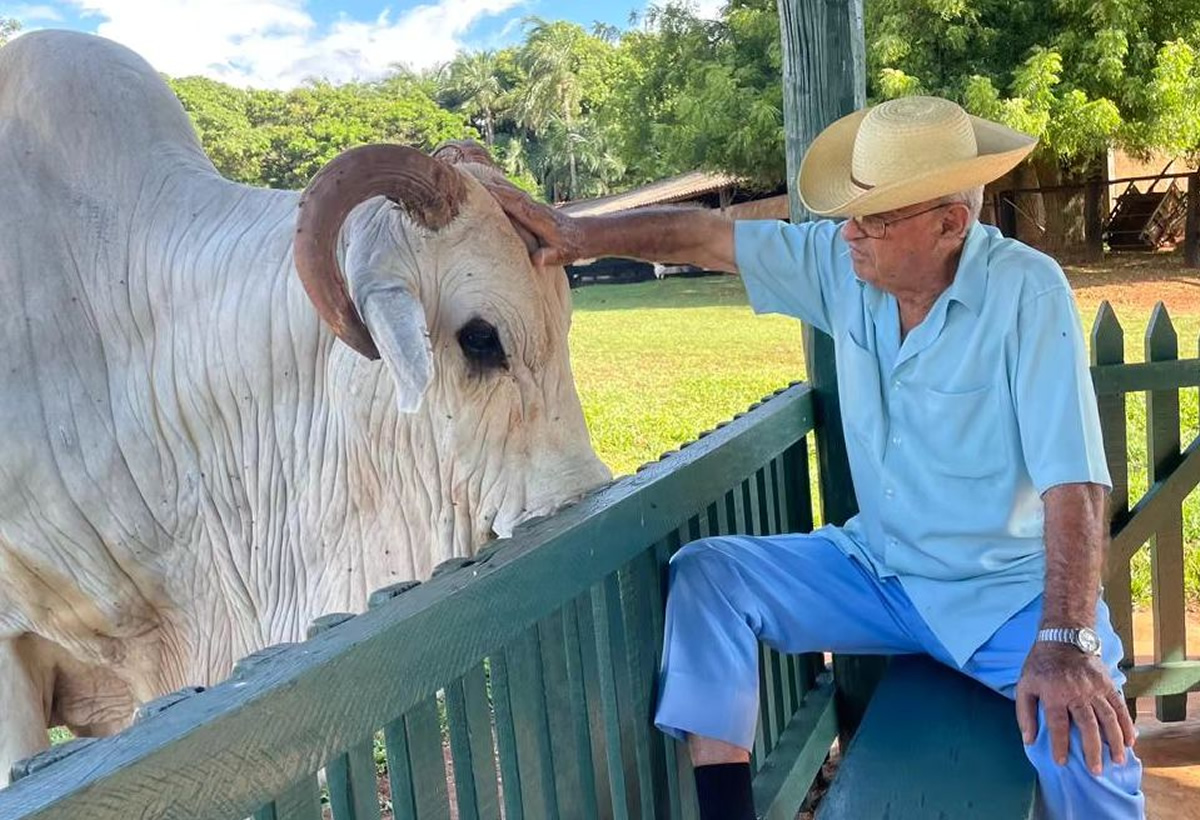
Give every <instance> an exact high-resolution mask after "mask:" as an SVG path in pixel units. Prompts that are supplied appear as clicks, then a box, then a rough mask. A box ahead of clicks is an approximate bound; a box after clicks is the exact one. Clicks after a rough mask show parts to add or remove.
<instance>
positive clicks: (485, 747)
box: [462, 663, 500, 820]
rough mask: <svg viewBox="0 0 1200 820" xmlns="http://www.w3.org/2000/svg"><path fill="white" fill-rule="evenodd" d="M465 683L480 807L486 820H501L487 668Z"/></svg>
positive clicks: (475, 670)
mask: <svg viewBox="0 0 1200 820" xmlns="http://www.w3.org/2000/svg"><path fill="white" fill-rule="evenodd" d="M462 682H463V697H464V698H465V700H466V707H467V736H468V739H469V741H470V744H471V768H472V769H473V771H474V772H475V799H476V801H477V802H476V806H477V807H478V809H479V816H480V817H481V818H483V820H500V795H499V791H498V783H497V778H496V746H495V738H494V736H493V733H492V707H491V703H490V700H489V697H488V681H487V671H486V669H485V668H484V664H482V663H481V664H479V665H478V666H476V667H474V668H473V669H471V671H469V672H467V674H465V675H463V678H462Z"/></svg>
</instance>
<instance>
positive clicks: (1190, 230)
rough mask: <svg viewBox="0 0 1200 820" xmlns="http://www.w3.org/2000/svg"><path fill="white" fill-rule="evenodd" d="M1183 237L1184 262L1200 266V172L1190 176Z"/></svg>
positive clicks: (1187, 264) (1190, 265)
mask: <svg viewBox="0 0 1200 820" xmlns="http://www.w3.org/2000/svg"><path fill="white" fill-rule="evenodd" d="M1185 224H1186V226H1187V227H1186V228H1185V229H1184V230H1185V231H1186V232H1185V234H1184V237H1183V264H1184V267H1188V268H1200V174H1191V175H1190V176H1188V185H1187V222H1186V223H1185Z"/></svg>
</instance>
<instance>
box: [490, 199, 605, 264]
mask: <svg viewBox="0 0 1200 820" xmlns="http://www.w3.org/2000/svg"><path fill="white" fill-rule="evenodd" d="M487 189H488V190H489V191H490V192H491V194H492V196H494V197H495V198H496V201H497V202H499V203H500V207H501V208H503V209H504V212H505V213H506V214H507V215H508V218H509V221H511V222H512V223H513V227H515V228H516V229H517V232H518V233H520V234H521V238H522V239H524V240H525V244H526V245H527V246H528V247H529V258H530V259H532V260H533V263H534V264H535V265H537V266H538V267H543V266H546V265H569V264H571V263H572V262H574V261H576V260H577V259H582V258H583V257H584V253H583V235H582V231H581V229H580V226H579V225H578V224H577V223H576V221H575V220H574V219H572V218H571V217H569V216H567V215H566V214H564V213H562V212H561V211H558V210H555V209H554V208H551V207H549V206H547V205H543V204H542V203H540V202H537V201H535V200H534V199H533V197H531V196H529V194H527V193H525V192H524V191H522V190H521V189H520V188H517V187H515V186H512V185H508V184H505V183H487Z"/></svg>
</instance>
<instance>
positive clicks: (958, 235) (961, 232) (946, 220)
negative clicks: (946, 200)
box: [942, 202, 971, 240]
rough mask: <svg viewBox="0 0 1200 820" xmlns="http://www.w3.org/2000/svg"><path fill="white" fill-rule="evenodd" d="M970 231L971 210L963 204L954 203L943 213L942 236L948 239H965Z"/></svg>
mask: <svg viewBox="0 0 1200 820" xmlns="http://www.w3.org/2000/svg"><path fill="white" fill-rule="evenodd" d="M970 229H971V209H970V208H968V207H967V204H966V203H965V202H955V203H954V204H953V205H951V207H949V208H947V209H946V210H945V211H944V212H943V216H942V235H943V236H945V237H947V238H949V239H956V240H962V239H966V238H967V232H968V231H969V230H970Z"/></svg>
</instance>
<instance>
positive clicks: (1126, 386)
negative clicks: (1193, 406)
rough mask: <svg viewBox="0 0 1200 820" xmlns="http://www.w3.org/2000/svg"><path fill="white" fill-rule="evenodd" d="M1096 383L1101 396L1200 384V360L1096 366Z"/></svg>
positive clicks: (1094, 369) (1094, 371) (1093, 373)
mask: <svg viewBox="0 0 1200 820" xmlns="http://www.w3.org/2000/svg"><path fill="white" fill-rule="evenodd" d="M1092 385H1093V387H1095V389H1096V393H1097V394H1098V395H1101V396H1106V395H1113V394H1121V393H1141V392H1143V391H1149V390H1156V391H1164V390H1179V389H1181V388H1184V387H1195V386H1196V385H1200V359H1178V360H1173V361H1146V362H1130V363H1129V364H1109V365H1106V366H1103V367H1092Z"/></svg>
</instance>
